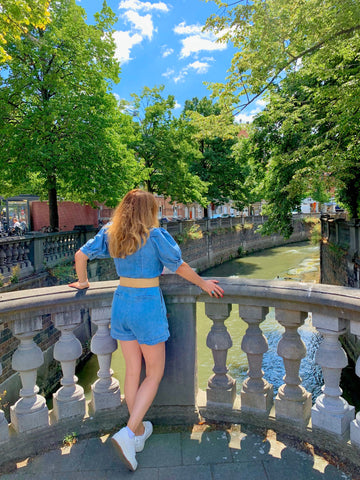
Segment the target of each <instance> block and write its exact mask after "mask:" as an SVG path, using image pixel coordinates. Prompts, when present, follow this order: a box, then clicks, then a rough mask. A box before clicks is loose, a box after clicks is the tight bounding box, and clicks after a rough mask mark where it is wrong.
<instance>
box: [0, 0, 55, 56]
mask: <svg viewBox="0 0 360 480" xmlns="http://www.w3.org/2000/svg"><path fill="white" fill-rule="evenodd" d="M49 4H50V1H49V0H5V1H2V2H1V10H0V63H2V62H5V61H6V60H10V59H11V57H10V55H9V54H8V52H7V44H8V43H9V42H11V41H13V40H19V39H20V37H21V36H22V35H30V33H29V27H30V25H34V26H35V27H36V28H38V29H40V30H44V28H45V27H46V25H47V24H48V23H49V21H50V11H49Z"/></svg>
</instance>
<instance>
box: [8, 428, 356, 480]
mask: <svg viewBox="0 0 360 480" xmlns="http://www.w3.org/2000/svg"><path fill="white" fill-rule="evenodd" d="M303 447H304V449H303V450H302V451H301V450H299V448H295V445H292V444H290V439H286V438H281V437H280V436H279V435H276V434H275V433H274V432H272V431H268V433H267V436H266V437H265V438H264V436H263V435H261V434H260V433H255V432H254V431H253V430H252V431H246V430H244V428H243V427H241V428H240V427H239V426H233V427H232V428H231V429H230V430H225V429H220V430H214V429H212V428H211V427H210V428H209V427H208V426H205V425H204V426H200V425H199V426H198V425H196V426H194V427H193V429H192V431H191V429H189V430H187V431H186V430H185V429H184V428H183V429H182V431H181V430H179V429H178V430H176V429H173V430H171V431H169V430H168V431H167V432H165V433H164V430H161V429H159V428H156V427H155V429H154V434H153V435H152V436H151V437H150V438H149V440H148V441H147V443H146V447H145V449H144V450H143V452H141V453H138V454H137V460H138V462H139V467H138V469H137V471H136V472H130V471H129V470H127V469H126V467H125V466H124V465H123V463H122V462H121V461H120V460H119V458H118V457H117V454H116V452H115V450H114V449H113V446H112V444H111V441H110V435H104V436H101V437H99V438H88V439H82V440H80V441H78V442H76V443H75V444H74V445H72V446H71V447H69V446H64V447H61V448H58V449H56V450H52V451H50V452H47V453H44V454H42V455H39V456H37V457H33V458H29V459H26V460H24V461H23V462H21V463H18V464H17V468H16V470H14V471H12V472H10V473H6V474H3V475H0V478H1V480H20V479H28V480H30V479H31V480H110V479H112V480H113V479H114V480H116V479H128V478H129V479H133V480H192V479H194V480H227V479H231V480H235V479H236V480H285V479H286V480H290V479H294V480H351V479H355V478H360V477H358V476H357V475H356V474H355V475H354V474H353V475H354V476H353V475H352V474H351V473H350V474H345V473H343V472H341V471H340V470H338V469H337V468H336V467H335V466H333V465H331V464H329V463H328V461H327V460H325V459H324V458H323V457H321V456H319V455H316V454H314V452H313V449H312V447H311V446H310V445H303ZM305 447H306V450H305ZM0 453H1V451H0Z"/></svg>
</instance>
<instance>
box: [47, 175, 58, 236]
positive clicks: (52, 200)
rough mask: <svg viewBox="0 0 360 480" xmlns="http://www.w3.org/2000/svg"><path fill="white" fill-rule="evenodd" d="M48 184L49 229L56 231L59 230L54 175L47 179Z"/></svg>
mask: <svg viewBox="0 0 360 480" xmlns="http://www.w3.org/2000/svg"><path fill="white" fill-rule="evenodd" d="M48 185H49V187H48V199H49V218H50V229H51V231H53V232H56V231H59V212H58V204H57V192H56V177H55V176H52V177H50V178H49V179H48Z"/></svg>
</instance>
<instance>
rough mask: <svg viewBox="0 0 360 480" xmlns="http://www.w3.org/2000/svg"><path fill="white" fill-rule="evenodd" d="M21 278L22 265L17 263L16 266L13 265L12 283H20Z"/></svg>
mask: <svg viewBox="0 0 360 480" xmlns="http://www.w3.org/2000/svg"><path fill="white" fill-rule="evenodd" d="M19 278H20V266H19V265H15V267H12V269H11V277H10V282H11V283H19Z"/></svg>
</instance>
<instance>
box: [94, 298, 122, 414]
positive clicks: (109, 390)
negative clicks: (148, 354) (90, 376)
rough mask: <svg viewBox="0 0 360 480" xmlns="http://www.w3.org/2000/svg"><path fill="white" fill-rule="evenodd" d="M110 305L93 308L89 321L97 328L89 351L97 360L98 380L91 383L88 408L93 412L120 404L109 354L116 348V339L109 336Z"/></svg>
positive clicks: (119, 393)
mask: <svg viewBox="0 0 360 480" xmlns="http://www.w3.org/2000/svg"><path fill="white" fill-rule="evenodd" d="M110 317H111V307H103V308H93V309H92V310H91V321H92V322H93V323H95V325H97V327H98V329H97V331H96V333H95V335H94V336H93V338H92V340H91V346H90V348H91V351H92V352H93V353H95V355H97V358H98V362H99V367H100V369H99V371H98V372H97V376H98V380H96V382H95V383H94V384H93V385H91V391H92V398H91V402H90V405H89V406H90V408H91V410H92V411H93V412H96V411H98V410H103V409H106V408H116V407H119V406H120V404H121V392H120V386H119V382H118V381H117V380H116V379H115V378H113V377H112V374H113V373H114V372H113V371H112V370H111V368H110V365H111V355H112V353H113V352H115V350H116V349H117V341H116V340H115V339H113V338H112V337H111V336H110V328H109V324H110Z"/></svg>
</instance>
